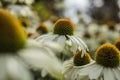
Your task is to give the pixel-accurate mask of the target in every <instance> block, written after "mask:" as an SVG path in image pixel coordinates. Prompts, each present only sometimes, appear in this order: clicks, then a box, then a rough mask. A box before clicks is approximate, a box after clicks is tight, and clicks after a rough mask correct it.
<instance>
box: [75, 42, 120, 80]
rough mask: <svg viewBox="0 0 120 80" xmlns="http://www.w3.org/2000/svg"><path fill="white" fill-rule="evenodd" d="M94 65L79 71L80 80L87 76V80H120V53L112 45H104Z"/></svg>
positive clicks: (98, 50) (96, 56) (98, 51)
mask: <svg viewBox="0 0 120 80" xmlns="http://www.w3.org/2000/svg"><path fill="white" fill-rule="evenodd" d="M95 60H96V61H94V62H93V63H91V64H89V65H86V66H85V67H83V68H81V69H78V70H77V72H78V78H77V79H78V80H79V79H80V80H84V79H81V76H83V75H84V76H87V77H89V79H86V80H120V64H119V63H120V52H119V50H118V49H117V48H116V47H115V46H114V45H112V44H108V43H106V44H103V45H102V46H100V47H99V48H98V49H97V51H96V55H95Z"/></svg>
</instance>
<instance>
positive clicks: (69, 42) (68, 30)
mask: <svg viewBox="0 0 120 80" xmlns="http://www.w3.org/2000/svg"><path fill="white" fill-rule="evenodd" d="M74 29H75V26H74V24H73V23H72V22H71V21H70V20H69V19H59V20H57V21H56V23H55V25H54V31H53V33H49V34H46V35H41V36H40V37H38V38H37V39H36V41H38V42H40V43H45V42H49V41H53V42H56V43H57V44H59V45H61V46H62V48H63V51H62V53H63V54H64V55H65V56H67V57H70V56H73V53H74V52H76V51H77V50H78V51H79V50H82V55H81V56H82V57H83V55H84V54H85V53H86V52H87V51H88V48H87V45H86V44H85V43H84V42H83V40H81V39H80V38H79V37H77V36H74V35H73V34H74Z"/></svg>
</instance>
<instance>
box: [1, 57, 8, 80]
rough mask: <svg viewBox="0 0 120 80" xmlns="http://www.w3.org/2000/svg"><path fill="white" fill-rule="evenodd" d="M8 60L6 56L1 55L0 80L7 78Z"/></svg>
mask: <svg viewBox="0 0 120 80" xmlns="http://www.w3.org/2000/svg"><path fill="white" fill-rule="evenodd" d="M6 72H7V71H6V59H5V56H3V55H0V80H5V77H6Z"/></svg>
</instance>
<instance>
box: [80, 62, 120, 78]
mask: <svg viewBox="0 0 120 80" xmlns="http://www.w3.org/2000/svg"><path fill="white" fill-rule="evenodd" d="M79 72H80V73H79V74H80V75H88V76H89V78H90V80H93V79H95V80H120V76H119V75H120V66H118V67H116V68H109V67H108V68H107V67H104V66H101V65H99V64H97V63H96V62H94V63H92V64H91V65H88V66H86V67H85V68H83V69H81V70H79ZM88 80H89V79H88Z"/></svg>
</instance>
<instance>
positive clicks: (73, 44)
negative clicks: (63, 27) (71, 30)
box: [68, 36, 78, 52]
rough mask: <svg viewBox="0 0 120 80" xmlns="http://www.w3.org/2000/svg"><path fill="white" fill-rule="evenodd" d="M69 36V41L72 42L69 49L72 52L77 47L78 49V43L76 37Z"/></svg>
mask: <svg viewBox="0 0 120 80" xmlns="http://www.w3.org/2000/svg"><path fill="white" fill-rule="evenodd" d="M68 37H69V38H70V40H71V42H72V47H71V49H70V50H71V51H72V52H76V51H77V49H78V43H77V42H76V39H74V37H72V36H68Z"/></svg>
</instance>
